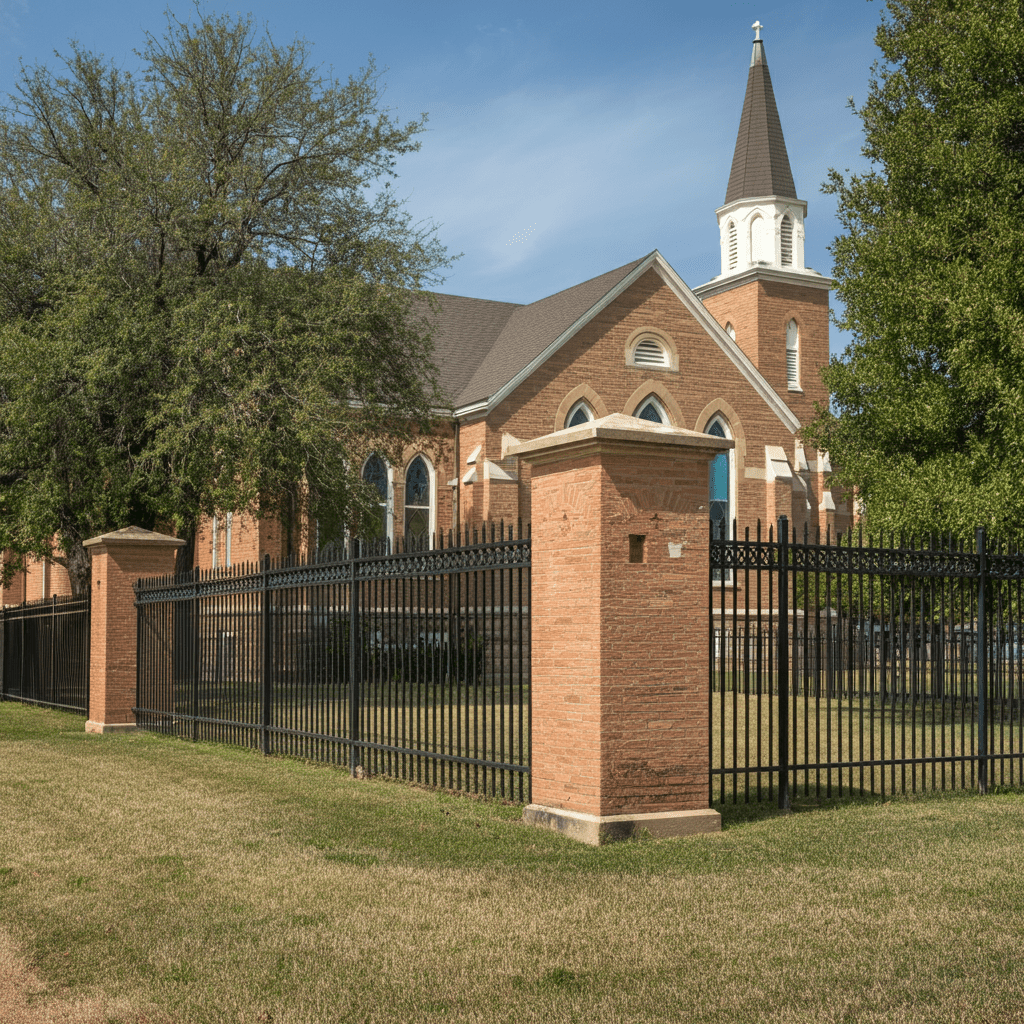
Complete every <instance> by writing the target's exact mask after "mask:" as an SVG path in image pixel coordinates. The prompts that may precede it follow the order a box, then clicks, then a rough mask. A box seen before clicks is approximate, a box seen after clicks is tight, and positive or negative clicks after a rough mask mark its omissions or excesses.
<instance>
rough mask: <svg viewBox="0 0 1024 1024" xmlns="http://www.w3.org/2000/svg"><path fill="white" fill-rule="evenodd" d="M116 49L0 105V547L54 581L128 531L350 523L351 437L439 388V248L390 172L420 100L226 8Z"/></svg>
mask: <svg viewBox="0 0 1024 1024" xmlns="http://www.w3.org/2000/svg"><path fill="white" fill-rule="evenodd" d="M138 56H139V58H140V61H141V65H142V69H141V71H140V73H139V74H138V75H133V74H131V73H128V72H123V71H121V70H119V69H118V68H117V67H115V66H113V65H112V64H109V63H107V62H105V61H104V59H103V58H102V57H101V56H97V55H95V54H92V53H88V52H86V51H84V50H83V49H82V48H81V47H79V46H78V45H77V44H75V43H72V44H70V53H69V54H68V55H67V56H66V57H63V58H61V59H62V61H63V65H64V66H63V68H62V70H61V71H60V72H59V73H54V72H52V71H51V70H49V69H48V68H46V67H32V68H23V69H22V75H21V78H20V82H19V84H18V87H17V91H16V93H15V94H14V95H12V96H11V97H10V102H9V104H8V105H7V106H6V107H5V108H3V116H2V119H0V548H3V549H5V550H8V551H12V552H14V553H15V554H16V555H23V554H33V555H36V556H46V555H49V556H52V557H53V558H54V559H55V560H56V561H58V562H59V563H61V564H64V565H66V566H67V568H68V570H69V573H70V574H71V577H72V584H73V587H74V588H75V590H76V592H79V591H81V590H82V589H84V587H85V586H86V585H87V582H88V559H87V557H86V555H85V552H84V549H83V548H82V541H84V540H86V539H88V537H90V536H93V535H96V534H99V533H102V532H105V531H107V530H110V529H116V528H119V527H122V526H126V525H129V524H130V523H134V524H137V525H154V524H167V525H173V526H174V527H175V528H177V530H178V531H179V535H183V536H186V537H194V532H195V529H196V526H197V523H198V521H199V518H200V517H201V516H202V515H203V514H212V513H214V512H216V511H219V510H224V511H227V510H234V511H249V512H253V513H262V514H264V515H268V514H271V515H272V514H277V513H279V512H280V511H281V510H282V509H283V508H285V507H286V506H289V507H290V505H291V504H292V503H294V502H295V500H296V498H297V497H298V498H299V499H301V501H302V502H303V503H304V504H305V506H306V507H307V508H308V510H309V512H310V513H311V514H312V515H315V516H317V517H319V518H320V519H322V520H323V521H325V522H326V523H329V524H339V523H351V522H353V521H355V519H357V518H358V517H359V515H360V514H364V513H366V512H367V511H369V510H370V509H371V508H372V505H373V503H374V501H375V500H376V499H375V498H373V497H372V496H370V495H368V494H367V492H366V489H365V488H363V487H361V485H360V483H359V479H358V473H359V467H360V466H361V464H362V461H363V459H364V458H365V457H366V455H367V453H368V452H369V451H370V449H371V448H377V449H379V450H381V451H382V452H383V453H385V454H387V453H389V452H390V453H394V452H396V451H398V450H400V448H401V446H402V445H403V444H404V443H405V442H407V441H408V440H409V439H410V438H411V437H412V436H414V435H415V434H417V433H422V432H425V431H428V430H429V429H430V425H431V422H432V418H433V415H434V410H435V409H436V407H437V406H438V405H439V404H441V403H440V399H439V397H438V394H437V391H436V384H435V375H434V370H433V365H432V362H431V345H430V338H429V331H428V329H427V325H426V324H425V323H424V322H423V321H422V320H418V319H417V317H416V316H415V315H414V313H413V310H414V309H416V308H422V307H421V306H420V307H418V306H416V304H415V296H416V295H417V294H418V289H421V288H423V287H424V286H427V285H430V284H434V283H436V282H437V281H439V280H440V278H439V276H438V275H439V272H440V271H442V270H443V269H444V268H445V267H446V266H447V265H448V262H449V261H448V258H447V256H446V254H445V250H444V248H443V247H442V246H441V244H440V243H439V242H438V240H437V237H436V233H435V229H434V227H433V225H431V224H426V225H423V224H417V223H415V222H414V221H413V219H412V217H411V215H410V214H409V213H408V211H407V210H406V209H405V208H404V206H403V204H402V203H401V202H400V201H399V199H398V198H397V197H396V196H395V194H394V191H393V189H392V188H391V183H390V179H391V178H392V177H393V176H394V173H395V166H396V159H397V158H398V157H399V156H401V155H402V154H405V153H408V152H411V151H413V150H415V149H417V148H418V146H419V141H418V135H419V134H420V133H421V132H422V130H423V127H424V123H425V115H424V116H421V117H420V118H418V119H416V120H412V121H408V122H406V123H400V122H399V121H397V120H396V119H395V118H394V117H393V116H392V115H391V113H390V112H389V111H388V110H387V109H384V108H383V107H382V105H381V84H380V77H379V74H378V72H377V71H376V69H375V68H374V65H373V63H372V60H371V61H370V62H369V65H368V67H367V68H365V69H364V70H362V71H361V72H360V73H359V74H357V75H355V76H353V77H351V78H349V79H348V80H347V81H339V80H335V79H333V78H330V77H324V76H323V75H322V74H321V73H320V71H319V70H318V69H317V68H316V67H315V66H314V65H312V64H311V62H310V53H309V47H308V46H307V44H306V43H304V42H301V41H298V42H294V43H292V44H290V45H287V46H281V45H278V44H276V43H275V42H274V41H273V40H272V39H271V38H270V37H269V36H268V35H267V34H266V33H261V32H259V31H258V30H257V28H256V26H255V25H254V23H253V21H252V19H251V17H249V18H238V19H229V18H226V17H216V16H202V17H200V18H199V20H198V21H196V22H181V21H178V20H176V19H174V18H173V17H169V19H168V24H167V28H166V31H165V33H164V34H163V35H162V36H161V37H157V36H154V35H149V34H147V35H146V37H145V40H144V45H143V48H142V49H141V50H140V51H139V53H138ZM55 537H56V538H57V542H56V547H54V546H53V545H54V538H55ZM190 553H191V548H189V554H190Z"/></svg>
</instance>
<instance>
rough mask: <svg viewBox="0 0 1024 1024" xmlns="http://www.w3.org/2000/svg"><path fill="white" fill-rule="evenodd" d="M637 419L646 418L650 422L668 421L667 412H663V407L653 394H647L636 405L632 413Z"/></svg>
mask: <svg viewBox="0 0 1024 1024" xmlns="http://www.w3.org/2000/svg"><path fill="white" fill-rule="evenodd" d="M633 415H634V416H636V418H637V419H640V420H648V421H649V422H651V423H668V422H669V419H668V413H666V412H665V407H664V406H663V405H662V404H661V402H659V401H658V400H657V399H656V398H655V397H654V395H648V397H647V398H645V399H644V400H643V401H642V402H641V403H640V404H639V405H638V406H637V407H636V410H635V411H634V413H633Z"/></svg>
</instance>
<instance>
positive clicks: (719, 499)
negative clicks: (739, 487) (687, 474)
mask: <svg viewBox="0 0 1024 1024" xmlns="http://www.w3.org/2000/svg"><path fill="white" fill-rule="evenodd" d="M706 433H708V434H711V435H712V436H713V437H728V436H729V435H728V434H727V433H726V430H725V424H723V423H722V421H721V419H719V418H718V417H717V416H716V417H715V418H714V419H713V420H712V421H711V423H710V424H709V425H708V428H707V430H706ZM708 508H709V509H710V510H711V529H712V536H713V537H715V538H717V539H721V538H723V537H728V536H729V525H730V519H731V516H730V514H729V453H728V452H719V453H718V454H717V455H716V456H715V457H714V458H713V459H712V460H711V465H710V467H709V470H708Z"/></svg>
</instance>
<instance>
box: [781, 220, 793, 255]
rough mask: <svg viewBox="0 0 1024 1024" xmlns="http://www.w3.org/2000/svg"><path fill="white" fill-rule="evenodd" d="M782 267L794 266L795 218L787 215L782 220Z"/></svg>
mask: <svg viewBox="0 0 1024 1024" xmlns="http://www.w3.org/2000/svg"><path fill="white" fill-rule="evenodd" d="M780 234H781V236H782V265H783V266H784V267H789V266H792V265H793V218H792V217H790V215H789V214H788V213H787V214H786V215H785V217H783V218H782V230H781V232H780Z"/></svg>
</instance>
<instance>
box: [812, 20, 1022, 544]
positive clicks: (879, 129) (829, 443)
mask: <svg viewBox="0 0 1024 1024" xmlns="http://www.w3.org/2000/svg"><path fill="white" fill-rule="evenodd" d="M886 7H887V14H886V15H883V19H882V24H881V27H880V28H879V30H878V33H877V36H876V42H877V45H878V47H879V49H880V50H881V55H882V56H881V60H880V61H878V62H876V64H875V65H874V67H873V69H872V70H873V74H872V79H871V82H870V87H869V92H868V97H867V100H866V102H865V103H864V104H863V106H861V107H859V108H857V107H855V106H854V110H855V112H856V114H857V115H858V116H859V118H860V120H861V121H862V123H863V128H864V138H865V143H864V147H863V153H864V155H865V156H866V157H867V158H868V159H869V160H870V161H871V166H870V169H869V170H867V171H866V172H864V173H859V174H853V175H850V176H849V177H845V176H844V175H842V174H840V173H838V172H837V171H835V170H832V171H831V172H830V174H829V178H828V181H827V182H826V184H825V186H824V190H825V191H826V192H830V193H832V194H834V195H836V196H837V197H838V216H839V218H840V221H841V223H842V225H843V228H844V233H843V234H841V235H840V236H839V237H838V238H836V239H835V241H834V243H833V245H832V247H831V251H832V254H833V256H834V259H835V266H834V271H833V274H834V278H835V288H836V293H837V295H838V297H839V298H840V299H841V300H842V302H843V303H844V304H845V310H844V312H843V313H842V314H841V316H840V317H839V318H838V321H837V322H838V324H839V326H840V327H842V328H845V329H848V330H850V331H852V332H853V335H854V339H853V341H852V343H851V344H850V346H849V347H848V348H847V350H846V352H845V353H844V355H843V356H842V357H841V358H839V359H833V360H832V362H831V364H830V366H829V367H828V369H827V370H826V372H825V375H824V377H825V382H826V384H827V386H828V388H829V390H830V392H831V393H832V396H833V407H832V410H831V411H828V410H821V414H820V415H819V417H818V419H817V421H816V422H815V423H814V424H813V425H812V426H811V427H810V428H809V430H808V432H807V436H808V438H809V439H810V440H811V441H813V443H814V444H815V445H816V446H818V447H820V448H824V449H827V450H828V451H829V453H830V455H831V459H832V462H833V464H834V465H837V466H838V467H840V469H839V472H838V476H839V479H840V481H841V482H843V483H845V484H847V485H850V486H856V487H857V488H858V492H859V496H860V499H861V501H862V502H863V505H864V507H865V510H866V517H867V523H868V526H869V527H870V528H871V529H872V530H883V531H888V530H894V531H897V532H899V531H906V532H907V533H916V534H924V533H927V532H930V531H934V532H936V533H946V532H949V533H952V534H954V535H959V536H961V537H964V536H967V535H969V534H971V533H973V530H974V528H975V527H976V526H981V525H984V526H986V527H988V528H989V529H990V530H991V531H992V532H994V533H996V534H998V535H1000V536H1003V537H1008V536H1014V537H1019V536H1020V534H1021V533H1022V532H1024V486H1022V477H1024V260H1022V259H1021V253H1022V252H1024V209H1022V205H1021V201H1022V198H1024V19H1022V14H1021V8H1020V5H1019V4H1018V3H1016V2H1014V3H1010V2H1008V0H887V3H886ZM851 106H853V103H852V101H851Z"/></svg>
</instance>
